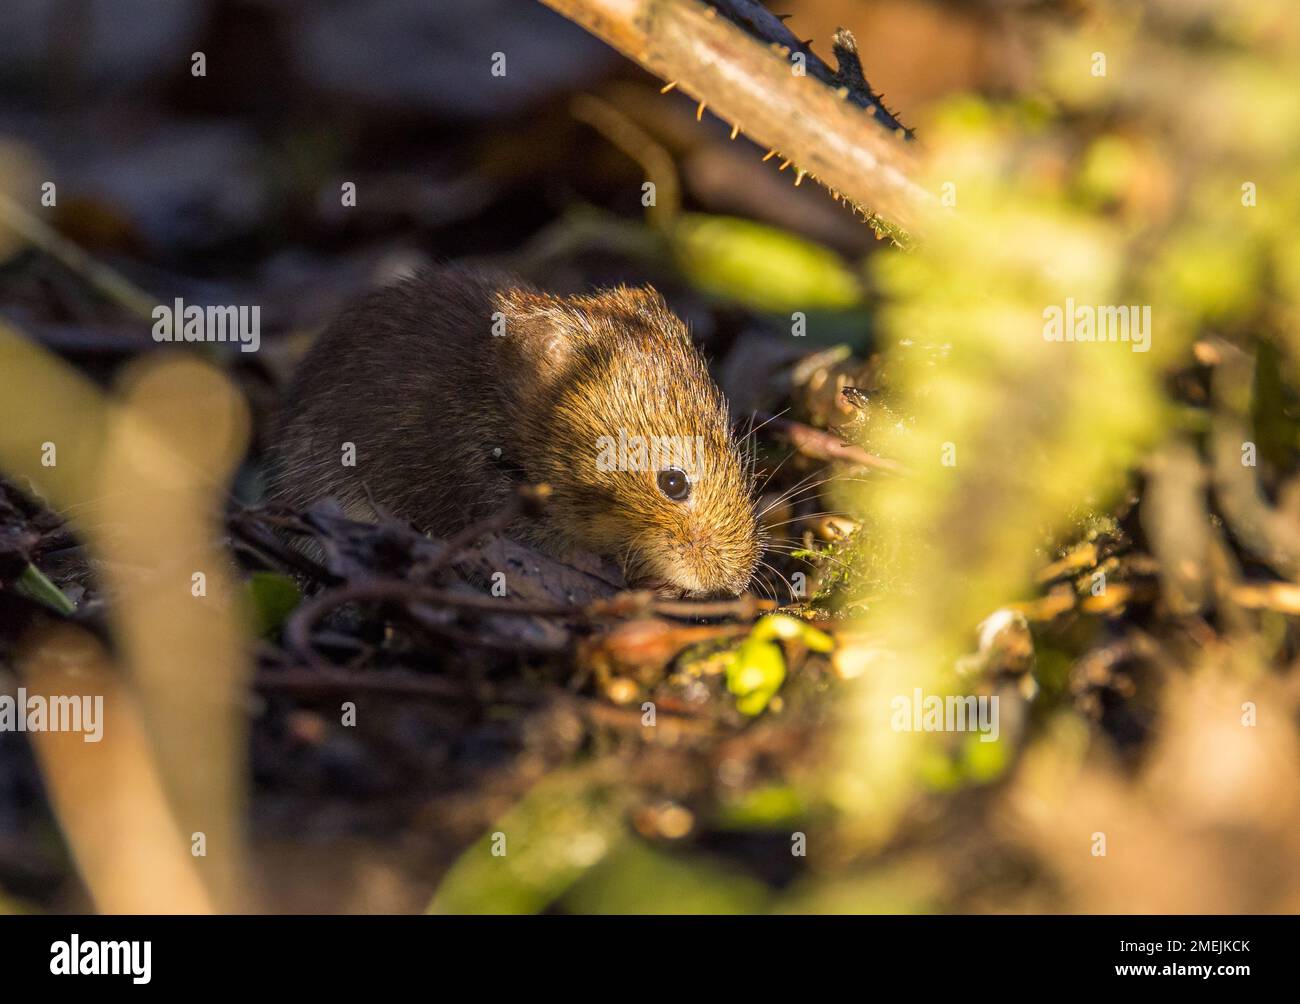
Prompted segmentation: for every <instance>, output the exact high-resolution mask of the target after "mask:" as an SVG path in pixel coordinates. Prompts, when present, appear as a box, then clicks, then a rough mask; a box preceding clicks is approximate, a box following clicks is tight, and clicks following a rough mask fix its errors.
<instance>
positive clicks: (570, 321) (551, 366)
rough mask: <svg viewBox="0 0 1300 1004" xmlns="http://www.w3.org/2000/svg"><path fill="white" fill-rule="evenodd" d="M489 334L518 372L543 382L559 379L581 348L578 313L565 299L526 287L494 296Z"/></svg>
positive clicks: (580, 322) (580, 326)
mask: <svg viewBox="0 0 1300 1004" xmlns="http://www.w3.org/2000/svg"><path fill="white" fill-rule="evenodd" d="M497 311H498V313H497V314H496V315H495V316H494V323H493V328H492V334H493V335H494V336H496V337H500V338H501V339H502V342H501V346H502V350H503V351H504V352H505V354H506V357H507V358H508V359H511V360H512V363H513V365H514V366H515V367H516V368H517V371H518V372H519V373H521V374H523V373H527V374H530V375H531V377H532V378H533V379H535V380H537V381H539V382H541V383H543V384H546V383H550V382H552V381H555V380H558V379H560V378H561V377H562V376H563V375H564V373H565V372H566V371H567V370H568V369H569V368H570V366H572V365H573V362H574V359H575V358H576V356H577V353H578V352H579V350H580V346H579V344H578V339H577V335H578V334H579V333H581V332H582V328H583V327H584V324H583V321H582V317H581V315H580V314H578V313H576V312H575V311H573V310H572V309H571V308H570V307H569V306H568V305H567V304H566V302H565V301H564V300H562V299H560V298H559V297H555V296H548V295H547V294H545V293H537V292H534V291H533V290H529V289H507V290H503V291H502V292H501V293H500V294H499V295H498V297H497Z"/></svg>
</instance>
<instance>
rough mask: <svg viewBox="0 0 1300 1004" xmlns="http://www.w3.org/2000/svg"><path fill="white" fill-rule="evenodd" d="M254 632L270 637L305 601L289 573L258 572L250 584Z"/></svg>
mask: <svg viewBox="0 0 1300 1004" xmlns="http://www.w3.org/2000/svg"><path fill="white" fill-rule="evenodd" d="M246 589H247V590H248V599H249V611H250V616H251V617H252V620H253V633H254V634H255V635H256V636H257V637H258V638H266V637H269V636H271V635H274V634H275V633H276V632H277V631H279V630H280V628H281V626H282V625H283V624H284V622H285V619H286V618H287V617H288V616H289V614H291V613H292V612H293V610H294V608H295V607H296V606H297V605H298V604H299V603H300V602H302V590H300V589H299V588H298V584H297V583H296V582H294V580H293V579H292V578H291V577H290V576H288V575H281V574H280V573H279V572H254V573H253V577H252V578H251V579H250V580H249V581H248V585H247V586H246Z"/></svg>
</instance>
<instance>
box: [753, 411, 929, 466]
mask: <svg viewBox="0 0 1300 1004" xmlns="http://www.w3.org/2000/svg"><path fill="white" fill-rule="evenodd" d="M758 417H759V419H761V420H762V424H764V425H767V426H768V427H769V428H770V429H771V430H772V432H774V433H775V434H776V435H778V436H781V437H783V438H784V439H786V440H787V441H788V442H789V443H790V445H792V446H793V447H794V448H795V449H796V450H798V451H799V452H800V453H802V454H803V455H804V456H805V457H811V458H812V459H814V460H825V461H828V462H834V461H842V462H844V463H846V464H856V465H857V466H859V467H871V468H874V469H876V470H880V471H888V472H889V473H890V474H906V473H907V468H905V467H904V466H903V465H902V464H900V463H899V462H898V461H897V460H889V459H887V458H885V457H878V456H876V455H875V454H874V453H868V452H867V451H866V450H864V449H863V448H862V447H860V446H854V445H853V444H852V443H846V442H844V440H842V439H840V437H839V436H837V435H835V434H834V433H832V432H827V431H826V430H825V429H817V428H814V427H813V426H811V425H806V424H804V423H803V422H795V421H792V420H790V419H788V418H780V417H778V416H775V415H759V416H758Z"/></svg>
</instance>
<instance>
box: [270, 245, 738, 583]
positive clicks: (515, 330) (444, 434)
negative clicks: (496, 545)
mask: <svg viewBox="0 0 1300 1004" xmlns="http://www.w3.org/2000/svg"><path fill="white" fill-rule="evenodd" d="M349 444H350V445H349ZM349 450H351V455H350V456H349ZM272 454H273V456H272V491H271V494H272V496H273V497H275V498H278V499H281V500H284V501H287V502H290V503H293V504H296V505H306V504H308V503H310V502H312V501H314V500H316V499H318V498H321V497H324V496H334V497H336V498H338V499H339V500H340V501H341V502H342V503H343V504H344V505H345V507H346V508H347V509H348V510H349V511H350V512H352V513H354V514H358V515H369V514H370V513H371V512H372V509H371V505H370V503H371V501H372V500H373V503H374V504H376V505H378V506H381V507H383V508H384V509H386V510H388V511H390V512H392V513H394V514H396V515H398V516H401V517H404V518H406V519H408V520H410V521H411V522H412V523H413V524H414V525H415V526H416V527H418V528H419V529H421V530H423V531H424V532H427V533H431V534H434V535H436V536H447V535H449V534H452V533H454V532H455V531H457V530H459V529H461V528H463V527H465V526H466V525H468V524H470V523H472V522H474V521H476V520H479V519H481V518H483V517H485V516H487V515H490V514H492V513H493V512H495V511H497V510H499V508H500V507H501V506H502V505H504V504H505V503H506V502H507V500H508V499H509V498H510V496H511V495H512V493H513V492H514V491H515V487H516V486H517V485H518V484H519V483H521V482H531V483H545V484H547V485H549V486H550V487H551V489H552V494H551V496H550V499H549V502H548V504H547V506H546V509H545V513H544V515H543V516H542V517H540V518H538V517H529V518H527V519H521V521H520V522H519V524H518V525H516V526H513V527H512V528H511V531H510V532H511V534H512V535H514V536H516V537H518V538H520V539H522V540H524V541H526V542H528V543H530V544H533V545H534V546H538V547H540V548H541V549H543V550H545V551H547V552H549V553H551V554H553V555H555V556H557V557H560V558H564V557H565V556H568V555H571V554H573V553H574V552H580V551H586V552H589V553H593V554H597V555H600V556H603V557H606V558H609V559H612V560H613V561H615V562H616V563H618V564H619V565H620V566H621V567H622V569H623V572H624V576H625V578H626V579H627V581H628V583H629V584H630V585H632V586H634V587H640V588H649V589H654V590H656V591H658V592H659V593H660V594H661V595H672V596H683V597H716V596H727V595H733V596H734V595H737V594H739V593H740V592H742V591H743V590H744V589H745V587H746V585H747V584H748V582H749V580H750V576H751V575H752V573H753V571H754V568H755V565H756V564H757V562H758V559H759V552H760V542H759V530H758V521H757V518H756V514H755V508H754V492H753V484H752V481H753V479H752V473H751V469H750V465H749V464H748V463H747V460H746V458H745V456H744V455H743V453H742V451H741V449H740V447H739V445H738V443H737V442H736V440H735V439H734V438H733V436H732V433H731V427H730V421H729V418H728V413H727V406H726V402H725V401H724V399H723V396H722V393H721V392H720V391H719V390H718V388H717V386H716V385H715V384H714V382H713V380H712V379H711V378H710V376H709V373H708V369H707V367H706V365H705V363H704V360H703V358H702V357H701V355H700V353H699V352H698V350H697V349H696V348H695V347H694V345H693V344H692V342H691V339H690V335H689V333H688V331H687V329H686V326H685V324H683V322H682V321H681V320H680V319H679V318H678V317H677V316H676V315H675V314H673V312H672V311H671V310H670V309H669V307H668V305H667V304H666V303H665V301H664V299H663V297H662V296H660V295H659V293H657V292H656V291H654V290H653V289H650V288H629V287H626V286H619V287H617V288H614V289H607V290H603V291H598V292H594V293H591V294H589V295H580V296H556V295H551V294H548V293H545V292H541V291H539V290H537V289H535V288H533V287H531V286H529V285H527V284H525V283H523V282H519V281H517V280H515V279H513V278H511V277H509V276H507V275H505V274H499V273H495V272H489V271H483V270H478V269H472V268H466V267H454V266H449V267H440V268H432V269H425V270H422V271H420V272H418V273H416V274H414V275H412V276H410V277H408V278H406V279H404V280H402V281H400V282H398V283H396V284H394V285H391V286H388V287H385V288H382V289H379V290H376V291H374V292H372V293H370V294H368V295H367V296H365V297H363V298H362V299H361V300H360V301H359V302H358V303H356V304H355V305H354V306H352V307H351V308H349V309H347V310H345V311H344V312H343V313H342V314H341V315H340V316H339V317H338V319H337V320H336V321H335V322H334V323H333V324H332V325H331V326H330V327H329V328H328V329H327V330H326V331H325V332H324V333H323V334H322V335H321V336H320V337H319V338H318V339H317V340H316V342H315V344H314V345H313V346H312V348H311V349H310V350H309V352H308V354H307V356H306V357H305V358H304V360H303V361H302V363H301V364H300V366H299V368H298V370H297V372H296V374H295V376H294V378H293V380H292V382H291V386H290V389H289V391H288V395H287V399H286V403H285V406H284V410H283V415H282V420H281V424H280V429H279V433H278V437H277V440H276V442H275V444H274V446H273V449H272Z"/></svg>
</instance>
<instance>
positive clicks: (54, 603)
mask: <svg viewBox="0 0 1300 1004" xmlns="http://www.w3.org/2000/svg"><path fill="white" fill-rule="evenodd" d="M14 591H15V592H17V593H20V594H22V595H23V596H26V597H27V598H28V599H31V600H35V601H36V602H37V603H43V604H45V606H47V607H49V608H50V609H51V610H54V611H55V612H57V613H60V614H63V615H64V616H65V617H66V616H68V615H69V614H71V613H73V612H75V611H76V609H77V605H76V604H75V603H73V602H72V600H70V599H68V597H67V596H66V595H65V594H64V592H63V590H62V589H60V588H59V587H58V586H56V585H55V584H54V583H53V582H51V581H50V580H49V579H47V578H46V577H45V574H44V573H43V572H42V571H41V570H40V569H39V568H37V567H36V566H35V565H33V564H32V563H31V562H28V563H27V567H26V568H24V569H23V573H22V574H21V575H20V576H18V581H17V582H16V583H14Z"/></svg>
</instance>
